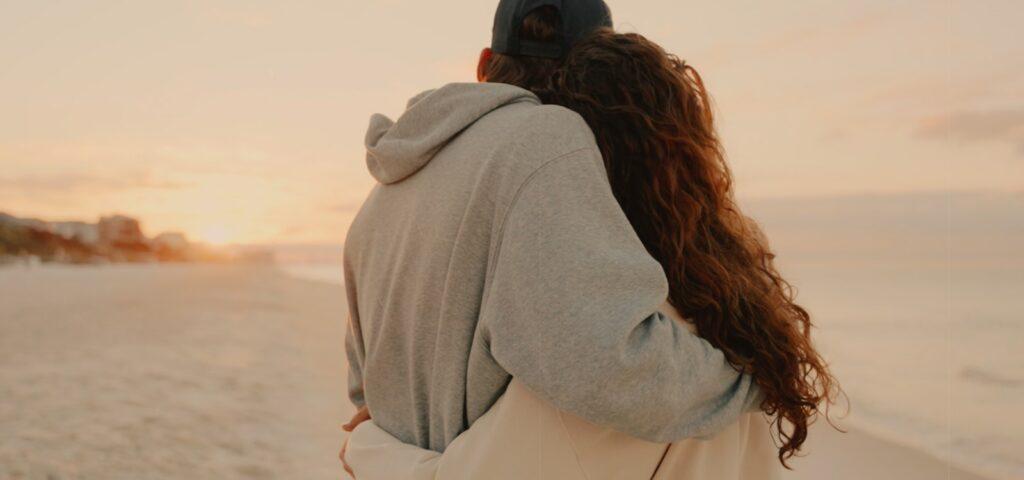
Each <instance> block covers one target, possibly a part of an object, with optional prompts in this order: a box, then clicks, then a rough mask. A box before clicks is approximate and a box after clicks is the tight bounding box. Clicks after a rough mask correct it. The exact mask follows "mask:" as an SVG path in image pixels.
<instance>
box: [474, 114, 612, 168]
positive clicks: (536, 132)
mask: <svg viewBox="0 0 1024 480" xmlns="http://www.w3.org/2000/svg"><path fill="white" fill-rule="evenodd" d="M501 110H505V111H504V112H502V111H500V110H499V112H495V113H497V115H494V116H493V117H494V120H495V123H494V124H492V125H491V128H487V130H488V131H489V132H490V135H492V136H494V137H497V138H499V139H500V140H499V141H497V142H495V144H494V151H493V154H492V156H491V160H492V162H493V164H492V165H491V167H492V168H495V169H497V170H498V171H500V172H505V173H507V174H509V175H510V176H511V177H512V178H516V177H518V178H520V179H525V178H526V177H527V176H529V175H530V174H531V173H533V172H534V171H536V170H538V169H540V168H542V167H544V166H545V165H547V164H548V163H550V162H552V161H556V160H558V159H560V158H564V157H566V156H570V155H571V154H573V153H575V152H579V151H583V150H591V151H593V152H598V147H597V143H596V141H595V139H594V134H593V133H592V132H591V130H590V127H589V126H587V123H586V122H585V121H584V120H583V117H581V116H580V115H579V114H577V113H576V112H573V111H572V110H569V109H567V108H565V107H561V106H557V105H536V104H533V105H521V106H510V107H507V108H503V109H501ZM597 157H598V158H600V154H599V153H597Z"/></svg>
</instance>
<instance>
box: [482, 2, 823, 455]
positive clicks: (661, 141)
mask: <svg viewBox="0 0 1024 480" xmlns="http://www.w3.org/2000/svg"><path fill="white" fill-rule="evenodd" d="M556 15H557V13H556ZM553 21H557V16H555V17H552V16H551V12H544V11H538V12H534V13H532V14H531V15H529V16H527V18H526V20H525V21H524V26H523V36H524V37H526V38H535V39H546V35H550V34H551V32H553V31H554V29H553V28H551V25H553V24H552V22H553ZM488 67H490V68H489V70H490V71H488V72H487V78H488V81H492V82H503V83H511V84H515V85H518V86H521V87H523V88H527V89H529V90H532V91H534V92H535V93H537V94H538V95H540V96H541V98H542V99H543V100H544V101H545V102H546V103H554V104H559V105H562V106H565V107H567V108H569V109H571V110H573V111H575V112H577V113H579V114H580V115H581V116H582V117H583V118H584V119H585V120H586V122H587V124H588V125H589V126H590V128H591V129H592V130H593V132H594V135H595V137H596V139H597V143H598V146H599V147H600V150H601V153H602V155H603V157H604V161H605V166H606V168H607V170H608V177H609V180H610V182H611V186H612V191H613V193H614V194H615V197H616V199H617V200H618V201H619V203H620V204H621V205H622V209H623V211H624V212H625V213H626V216H627V217H628V218H629V221H630V223H632V225H633V228H634V229H636V232H637V234H638V236H639V237H640V239H641V240H642V241H643V244H644V245H645V246H646V248H647V250H648V251H649V252H650V253H651V255H652V256H654V258H656V259H657V260H658V261H659V262H660V263H661V266H662V268H663V269H664V271H665V274H666V276H667V278H668V281H669V302H670V303H671V304H672V305H673V306H674V307H676V309H678V310H679V312H680V313H682V315H684V316H685V317H686V318H687V319H688V320H690V321H692V322H693V323H694V325H695V326H696V328H697V334H698V335H699V336H701V337H702V338H704V339H705V340H707V341H708V342H710V343H711V344H712V345H714V346H715V347H716V348H718V349H720V350H721V351H722V352H724V353H725V356H726V358H727V359H728V361H729V362H730V363H731V364H732V365H733V366H734V367H736V369H737V370H740V371H743V372H747V373H749V374H751V375H752V376H753V377H754V380H755V382H756V383H757V385H758V386H759V387H760V390H761V391H762V392H763V394H764V400H763V401H762V403H761V409H762V410H763V411H764V412H765V413H766V414H767V415H768V416H769V418H770V419H771V421H772V423H773V434H774V435H775V437H776V438H777V440H778V442H779V453H778V457H779V461H780V462H781V463H782V464H783V465H784V466H786V467H787V468H788V465H787V462H786V461H787V460H788V459H790V458H792V457H793V455H795V454H796V453H798V452H799V451H800V448H801V446H802V445H803V444H804V442H805V441H806V439H807V432H808V427H809V426H810V424H812V423H813V422H814V420H816V419H817V418H818V415H819V413H824V416H825V417H826V419H827V418H828V409H829V406H831V405H832V404H833V403H834V402H835V401H836V400H837V398H838V397H839V396H840V395H841V394H842V392H841V390H840V388H839V384H838V382H837V381H836V379H835V378H834V377H833V376H832V374H831V373H830V372H829V368H828V365H827V363H826V362H825V360H824V359H823V358H822V357H821V355H820V354H819V353H818V351H817V350H816V349H815V347H814V344H813V342H812V341H811V328H812V323H811V319H810V315H809V314H808V312H807V311H806V310H805V309H804V308H803V307H801V306H800V305H798V304H797V303H796V302H795V293H794V291H793V289H792V287H791V286H790V284H789V283H787V282H786V280H785V279H783V277H782V275H781V274H780V273H779V272H778V270H777V269H776V268H775V266H774V263H773V260H774V258H775V255H774V254H773V253H772V251H771V250H770V249H769V246H768V241H767V238H766V237H765V236H764V234H763V232H762V231H761V229H760V228H759V227H758V225H757V224H756V223H755V222H754V221H753V220H752V219H750V218H748V217H746V216H745V215H743V213H742V212H741V211H740V209H739V207H738V206H737V204H736V201H735V198H734V195H733V188H732V183H733V182H732V174H731V172H730V169H729V166H728V164H727V163H726V160H725V155H724V152H723V148H722V144H721V142H720V140H719V138H718V134H717V132H716V130H715V122H714V116H713V114H712V106H711V102H710V99H709V96H708V93H707V90H706V89H705V87H704V83H703V81H702V80H701V77H700V75H699V74H698V73H697V71H696V70H694V69H693V68H692V67H691V66H689V65H687V64H686V63H685V62H684V61H682V60H680V59H679V58H678V57H676V56H674V55H671V54H669V53H667V52H665V50H663V49H662V48H661V47H660V46H658V45H657V44H655V43H654V42H651V41H650V40H648V39H646V38H644V37H643V36H642V35H638V34H619V33H615V32H614V31H612V30H610V29H604V30H601V31H599V32H597V33H595V34H594V35H592V36H590V37H589V38H588V39H585V40H583V41H581V42H579V43H577V44H576V45H575V46H574V47H573V48H572V50H571V51H570V52H569V55H568V57H567V58H566V59H564V60H563V61H561V62H556V63H553V62H552V61H549V60H547V59H531V58H524V57H508V56H500V55H495V58H494V59H492V61H491V64H490V65H489V66H488ZM493 67H498V68H493Z"/></svg>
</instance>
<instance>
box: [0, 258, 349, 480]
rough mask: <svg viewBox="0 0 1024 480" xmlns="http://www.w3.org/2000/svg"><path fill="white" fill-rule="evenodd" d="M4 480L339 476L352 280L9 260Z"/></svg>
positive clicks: (0, 274) (2, 380)
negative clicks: (335, 282)
mask: <svg viewBox="0 0 1024 480" xmlns="http://www.w3.org/2000/svg"><path fill="white" fill-rule="evenodd" d="M0 292H2V293H0V295H2V298H3V300H2V301H0V431H2V432H3V435H0V479H12V480H13V479H23V478H24V479H46V480H55V479H140V478H145V479H233V478H237V479H329V478H338V477H339V468H338V462H337V457H336V455H337V449H338V447H339V446H340V444H341V440H342V435H341V433H342V432H341V429H340V428H339V427H338V426H339V425H340V424H341V423H342V420H343V419H346V420H347V418H348V417H349V416H350V415H351V410H350V408H351V407H350V405H349V403H348V401H347V400H346V397H345V394H344V387H343V382H344V378H345V373H344V372H345V363H344V358H343V355H342V351H343V350H342V338H343V333H344V322H345V313H344V307H345V303H344V299H343V292H342V290H341V289H340V288H337V287H333V286H331V285H327V284H321V283H316V282H308V281H301V280H293V279H291V278H288V277H285V276H283V275H281V274H278V273H275V272H274V271H271V270H267V269H260V268H242V267H224V266H209V267H207V266H202V267H198V266H182V267H166V266H164V267H157V266H152V267H151V266H137V267H131V266H117V267H101V268H96V267H88V268H68V267H55V268H42V269H35V270H31V271H24V270H22V271H18V270H3V269H0Z"/></svg>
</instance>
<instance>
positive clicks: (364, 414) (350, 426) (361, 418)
mask: <svg viewBox="0 0 1024 480" xmlns="http://www.w3.org/2000/svg"><path fill="white" fill-rule="evenodd" d="M370 418H371V417H370V409H369V408H366V407H365V406H364V407H363V408H360V409H359V410H358V411H356V414H355V415H352V419H351V420H349V421H348V423H346V424H344V425H342V426H341V429H342V430H344V431H346V432H351V431H352V430H355V429H356V427H358V426H359V424H360V423H363V422H365V421H367V420H369V419H370ZM347 448H348V439H347V438H346V439H345V443H344V444H342V446H341V452H340V453H338V459H340V460H341V466H342V467H344V468H345V471H346V472H348V474H349V475H351V476H352V478H356V474H355V472H353V471H352V467H350V466H349V465H348V462H346V461H345V450H346V449H347Z"/></svg>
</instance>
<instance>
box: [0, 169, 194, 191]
mask: <svg viewBox="0 0 1024 480" xmlns="http://www.w3.org/2000/svg"><path fill="white" fill-rule="evenodd" d="M187 186H188V185H187V184H184V183H180V182H175V181H172V180H166V179H158V178H154V177H153V175H152V174H150V173H145V172H135V173H130V174H127V175H119V176H99V175H93V174H87V173H59V174H54V175H21V176H18V177H0V188H2V189H11V190H20V191H24V192H33V193H38V192H52V191H89V192H101V191H122V190H135V189H152V190H178V189H182V188H185V187H187Z"/></svg>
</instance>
